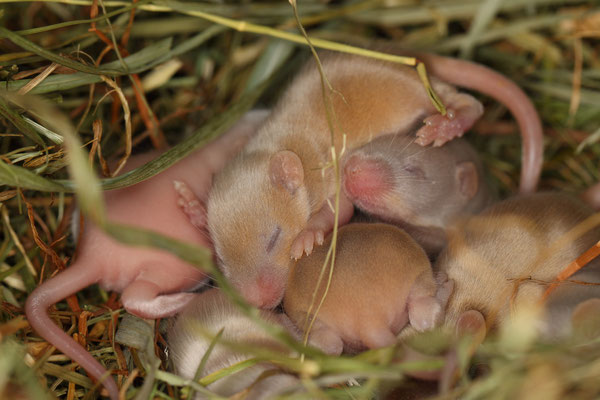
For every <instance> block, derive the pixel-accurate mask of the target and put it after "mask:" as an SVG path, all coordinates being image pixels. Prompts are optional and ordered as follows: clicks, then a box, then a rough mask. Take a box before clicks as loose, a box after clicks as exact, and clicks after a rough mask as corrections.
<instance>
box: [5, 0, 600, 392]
mask: <svg viewBox="0 0 600 400" xmlns="http://www.w3.org/2000/svg"><path fill="white" fill-rule="evenodd" d="M299 12H300V15H301V17H302V23H303V25H304V26H305V27H306V29H307V31H308V34H309V35H310V36H311V37H313V38H321V39H326V40H331V41H338V42H344V43H350V44H355V45H368V44H369V43H372V42H373V41H391V42H395V43H399V44H401V45H402V46H404V47H407V48H418V49H419V50H427V51H433V52H438V53H442V54H452V55H457V56H460V57H467V58H470V59H472V60H474V61H477V62H480V63H483V64H486V65H489V66H491V67H492V68H494V69H496V70H498V71H500V72H502V73H504V74H506V75H507V76H509V77H510V78H512V79H513V80H514V81H516V82H517V83H518V84H519V85H521V86H522V87H523V88H524V89H525V90H526V91H527V93H528V94H529V95H530V97H531V98H532V99H533V101H534V103H535V105H536V107H537V109H538V111H539V113H540V115H541V117H542V120H543V124H544V128H545V134H546V150H545V156H546V157H545V163H544V170H543V175H542V181H541V187H542V188H544V189H558V190H562V191H568V192H573V193H577V192H580V191H582V190H583V189H585V188H587V187H589V186H591V185H592V184H594V183H595V182H597V181H598V180H599V179H600V176H599V175H600V174H599V170H598V160H600V94H599V93H600V91H599V89H600V57H599V52H600V41H599V38H600V7H599V6H597V5H594V4H593V3H591V2H586V1H565V0H535V1H531V0H511V1H505V2H501V1H476V0H448V1H442V0H439V1H436V0H429V1H423V2H420V3H419V2H414V1H403V0H395V1H386V2H379V1H371V0H364V1H363V0H361V1H345V0H341V1H337V2H334V3H327V2H326V1H306V2H302V3H301V4H299ZM218 17H224V18H225V19H220V20H219V18H218ZM0 21H1V22H2V26H0V79H1V80H2V81H3V82H0V86H2V89H5V90H6V91H8V92H9V93H15V92H17V93H20V94H24V93H29V94H36V95H39V96H41V97H44V98H45V99H46V100H47V101H49V102H50V103H51V104H53V105H54V107H57V108H58V109H59V110H60V113H62V114H64V115H67V116H68V119H69V120H70V121H71V122H72V125H73V126H74V129H73V132H74V133H75V135H74V136H75V137H77V138H78V139H79V140H80V141H81V142H82V143H83V144H84V147H83V149H84V151H85V153H86V155H87V156H88V159H89V160H90V162H92V163H93V165H94V167H95V168H96V170H97V171H98V174H100V175H101V176H103V178H104V179H103V180H102V185H103V188H104V189H109V188H115V187H124V186H128V185H131V184H133V183H135V182H137V181H139V180H141V179H143V178H144V177H148V176H152V175H154V174H156V173H158V172H159V171H160V170H161V169H162V168H165V167H166V166H168V165H170V164H172V163H174V162H175V161H176V160H178V159H180V158H182V157H184V156H185V155H186V154H188V153H189V152H190V151H191V149H193V148H196V147H199V146H201V145H202V144H203V143H205V141H206V140H207V138H210V137H212V136H214V135H217V134H219V132H221V131H223V130H224V129H225V128H226V125H227V124H228V123H229V122H230V121H233V120H235V118H236V117H237V116H239V115H241V113H242V112H243V111H244V109H248V108H249V107H251V106H252V105H253V104H257V102H258V103H259V104H263V105H267V106H268V105H270V104H272V103H273V101H274V99H276V97H277V94H278V93H279V92H280V90H281V88H282V87H284V86H285V85H284V84H285V82H287V81H288V80H289V77H290V76H291V74H293V72H294V71H295V70H296V69H297V68H298V66H299V65H300V64H301V60H303V59H305V58H306V57H307V54H308V53H307V48H306V46H303V45H298V44H294V43H292V42H290V41H286V40H283V39H277V38H274V36H285V35H286V32H294V33H295V32H296V31H297V30H296V23H295V20H294V17H293V11H292V8H291V6H290V5H289V4H288V2H274V3H271V2H254V3H250V2H245V3H237V2H228V3H216V2H214V3H213V2H206V3H191V2H174V1H169V2H165V1H159V0H139V1H133V2H131V3H130V2H121V1H104V2H102V1H95V0H94V1H92V0H89V1H88V0H56V1H52V2H50V1H48V2H29V1H17V0H15V1H2V2H1V4H0ZM238 21H247V22H251V23H252V24H244V25H240V24H239V23H238ZM284 39H285V38H284ZM264 82H267V84H263V83H264ZM485 103H486V113H485V115H484V117H483V118H482V120H481V122H479V123H478V124H477V126H476V127H475V128H474V129H473V131H474V132H473V133H471V134H469V135H468V136H469V139H470V140H471V141H472V142H473V143H474V144H475V145H476V147H477V148H478V149H479V150H480V151H481V154H482V156H483V159H484V162H485V165H486V167H487V169H488V171H490V180H491V181H492V182H493V185H494V186H496V188H497V189H498V190H499V192H500V193H501V194H502V195H507V194H509V193H513V192H515V191H516V189H517V187H518V177H519V171H520V138H519V136H518V134H517V133H518V132H517V128H516V126H515V124H514V122H513V121H512V120H511V119H510V118H509V117H508V116H507V113H506V110H505V109H504V107H502V106H501V105H498V104H495V103H494V102H492V101H485ZM228 121H229V122H228ZM61 126H63V127H64V125H60V123H58V124H57V125H55V126H53V125H52V124H39V123H36V122H35V121H34V120H33V119H32V115H29V114H28V113H26V112H23V110H22V109H20V108H19V107H17V106H16V105H15V104H14V103H13V102H11V101H9V100H7V98H5V97H0V138H1V139H0V154H1V155H0V185H1V186H0V214H1V219H2V236H1V243H0V301H1V303H0V312H1V317H0V318H1V319H0V398H11V399H18V398H23V399H25V398H31V399H38V398H50V397H51V396H50V395H48V394H47V393H50V392H51V393H53V395H54V396H56V397H58V398H65V399H73V398H84V397H86V396H87V397H88V398H89V397H94V396H96V395H97V391H95V390H92V388H93V387H94V384H93V383H92V382H91V380H90V379H89V378H87V377H86V375H85V373H84V371H82V370H81V369H79V368H78V367H77V365H74V364H73V363H70V361H69V360H68V358H66V357H65V356H63V355H61V354H60V353H58V352H56V351H54V350H53V349H52V348H50V346H49V345H48V343H46V342H44V341H43V340H42V339H40V337H39V336H38V335H36V334H35V333H34V332H33V331H32V330H31V328H30V327H29V324H28V323H27V321H26V319H25V318H24V315H23V305H24V303H25V299H26V297H27V295H28V293H30V292H31V291H32V290H33V289H34V288H35V287H36V286H37V285H38V284H39V283H40V282H41V281H44V280H46V279H48V277H50V276H51V275H53V274H54V273H55V272H56V271H58V270H60V269H62V268H64V267H65V266H66V265H68V264H69V260H70V259H71V258H72V257H73V254H74V251H75V249H74V245H73V241H72V239H71V238H70V235H69V229H68V228H69V226H68V222H69V216H70V215H71V213H72V211H73V205H74V197H73V196H74V195H73V184H72V182H71V181H70V180H69V179H70V177H69V174H68V173H67V170H66V166H67V165H68V163H69V162H70V160H69V159H67V157H66V153H65V150H64V141H65V140H69V139H68V137H66V136H65V135H63V134H62V133H63V132H61ZM67 129H69V128H67ZM166 145H170V146H174V147H173V148H175V149H178V150H177V151H173V152H170V153H169V156H168V157H167V158H165V159H163V160H162V161H161V162H160V163H151V164H150V165H148V166H147V167H146V168H145V169H143V170H141V171H139V173H138V174H137V175H135V174H134V175H133V176H130V177H128V178H113V176H114V175H116V173H117V172H118V170H119V168H120V166H121V165H124V163H126V161H127V159H128V157H129V156H130V155H131V154H135V153H139V152H144V151H147V150H148V149H151V148H164V147H165V146H166ZM105 160H117V162H116V163H113V164H110V163H107V162H106V161H105ZM109 164H110V165H109ZM133 236H134V237H133V239H131V238H130V240H132V241H134V242H135V241H136V240H138V241H139V240H142V239H139V238H137V239H136V238H135V235H133ZM124 239H127V238H124ZM109 311H112V312H113V313H112V314H111V313H110V312H109ZM51 315H52V316H53V317H54V319H55V320H56V321H58V322H60V324H61V325H62V328H63V329H64V330H65V331H68V332H69V333H70V334H72V335H73V336H74V337H76V338H77V339H78V340H79V341H80V342H81V343H85V345H86V346H87V348H88V349H89V351H90V352H91V353H92V354H93V355H94V356H95V357H96V358H97V359H99V360H101V361H102V362H104V363H105V364H106V365H111V366H112V367H113V368H114V369H115V370H117V375H118V376H119V382H120V384H122V385H125V386H126V387H128V392H127V398H132V397H133V396H134V395H135V394H136V393H146V394H148V393H151V395H152V396H153V397H154V398H168V399H179V398H184V396H185V393H186V392H185V390H182V389H181V388H182V387H185V386H186V384H185V383H182V382H181V381H177V380H176V379H174V378H173V377H172V376H170V375H166V374H162V375H161V373H151V371H150V370H148V369H147V366H146V367H145V366H144V365H143V363H142V361H140V356H139V352H140V351H141V350H136V349H134V348H130V347H128V346H124V345H119V344H116V343H113V335H114V332H115V330H116V329H118V328H119V326H120V324H121V321H122V318H120V316H122V315H123V311H122V309H121V308H120V304H119V302H118V296H117V295H116V294H114V293H107V292H105V291H103V290H101V289H99V288H98V287H90V288H88V289H87V290H85V291H82V292H81V293H78V295H77V296H72V297H71V298H69V299H68V301H65V302H61V303H59V304H57V305H56V307H55V308H54V309H51ZM111 316H112V318H111ZM160 326H161V324H156V326H155V330H154V340H153V342H154V349H155V353H154V354H155V356H154V357H155V360H158V362H159V364H160V366H159V369H158V371H162V372H164V371H167V370H168V363H167V360H166V358H165V357H164V351H163V350H164V348H165V345H166V343H165V340H164V338H163V335H162V331H161V329H160ZM518 336H519V333H513V334H510V333H506V334H504V335H503V336H500V337H497V338H490V339H488V340H487V341H486V342H485V343H484V345H483V346H481V348H480V349H479V350H477V352H476V353H475V354H474V355H473V357H472V358H470V359H469V360H465V362H466V365H470V366H471V368H477V366H480V365H485V366H486V367H485V368H486V373H485V374H483V376H484V377H483V378H479V379H472V378H469V377H468V376H469V375H466V376H465V378H464V379H463V380H462V381H461V382H459V384H458V386H457V389H456V390H455V391H453V392H451V393H450V394H449V395H448V396H449V397H456V396H459V395H460V396H461V397H464V398H469V399H475V398H510V397H515V396H516V397H520V398H544V399H552V398H560V397H567V396H568V397H569V398H580V399H587V398H597V397H598V396H600V343H599V342H598V341H597V340H596V341H595V342H591V343H588V344H587V345H586V346H585V348H582V347H581V346H572V345H567V344H547V343H540V342H538V341H536V340H520V339H519V337H518ZM388 350H389V349H388ZM388 350H385V351H388ZM386 354H387V353H385V352H384V351H382V352H369V353H368V354H365V355H362V356H359V357H358V358H340V359H339V360H331V359H316V361H315V362H316V363H317V365H319V367H320V370H321V371H322V374H323V373H324V372H323V371H326V372H325V373H324V374H325V375H327V374H329V375H335V373H336V368H337V371H338V374H344V375H345V376H360V377H365V378H368V379H366V381H364V383H363V384H362V385H361V386H359V387H345V386H344V387H340V386H336V387H332V388H329V389H326V390H324V391H323V390H320V389H314V390H315V391H313V392H311V393H310V395H306V396H305V398H315V397H316V396H321V395H322V396H330V397H331V398H338V397H340V398H374V397H377V395H376V394H375V393H378V392H379V390H378V388H388V389H389V388H390V387H391V385H392V383H391V382H394V385H401V384H402V382H403V381H402V380H401V377H402V374H401V372H398V371H399V370H401V368H400V369H398V368H395V369H394V368H391V367H390V368H388V371H392V370H393V371H395V372H394V373H396V375H394V376H393V379H390V378H389V376H388V375H389V374H388V375H386V374H385V373H384V372H385V368H382V366H381V365H380V364H381V363H383V362H385V360H389V359H392V358H393V357H390V356H389V354H387V355H386ZM464 354H470V353H469V352H468V351H465V352H464ZM146 355H147V354H146ZM297 365H298V364H297V363H291V364H290V368H292V369H293V368H300V367H297ZM294 366H296V367H294ZM482 368H483V367H482ZM382 371H383V372H382ZM304 372H306V371H304ZM392 375H393V374H392ZM480 375H481V374H480ZM472 376H474V375H473V374H472ZM140 377H144V378H146V381H148V380H150V381H151V382H152V385H150V386H151V387H150V391H149V392H141V389H140V388H141V382H142V379H141V378H140ZM322 377H323V375H321V376H319V375H315V376H311V375H310V374H308V375H306V379H307V380H308V381H310V380H311V379H317V378H322ZM405 384H406V383H405ZM408 384H409V385H410V382H409V383H408ZM398 390H400V391H401V390H402V389H398ZM398 390H396V392H392V393H395V395H393V396H396V397H391V398H402V396H407V394H406V393H405V394H404V395H403V394H402V392H398ZM390 396H392V395H390Z"/></svg>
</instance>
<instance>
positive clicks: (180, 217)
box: [25, 111, 266, 400]
mask: <svg viewBox="0 0 600 400" xmlns="http://www.w3.org/2000/svg"><path fill="white" fill-rule="evenodd" d="M265 116H266V113H265V112H262V111H257V112H254V113H250V114H248V115H247V116H246V117H244V119H242V120H241V121H240V122H239V123H238V125H236V126H235V127H234V128H232V129H231V130H230V131H229V132H228V133H226V134H225V135H223V136H221V137H220V138H218V139H217V140H216V141H214V142H213V143H211V144H209V145H207V146H205V147H204V148H202V149H200V150H198V151H196V152H194V153H192V154H191V155H190V156H188V157H187V158H185V159H184V160H182V161H180V162H179V163H177V164H175V165H174V166H172V167H171V168H169V169H167V170H166V171H164V172H162V173H160V174H158V175H157V176H155V177H153V178H151V179H149V180H146V181H144V182H141V183H139V184H137V185H134V186H131V187H128V188H125V189H119V190H114V191H109V192H106V193H105V201H106V205H107V207H106V208H107V216H108V219H109V220H110V221H114V222H119V223H122V224H128V225H132V226H137V227H142V228H146V229H150V230H154V231H156V232H159V233H161V234H163V235H168V236H170V237H173V238H175V239H179V240H182V241H186V242H188V243H193V244H196V245H200V246H205V247H209V248H210V247H211V244H210V241H209V238H208V237H207V235H206V234H205V233H204V232H203V230H202V229H198V228H203V226H201V225H202V224H203V222H202V220H201V219H196V220H195V221H196V222H197V226H194V225H193V224H190V221H189V220H188V218H189V217H188V215H189V214H188V215H186V214H185V213H184V212H182V210H180V209H179V208H178V206H177V201H178V199H179V197H178V196H181V193H179V195H178V194H177V193H176V190H175V188H174V187H173V182H175V181H183V182H187V184H188V185H189V186H187V188H188V189H189V190H191V191H192V192H193V193H194V194H195V197H196V198H197V199H200V200H201V201H204V200H205V199H206V197H207V196H208V191H209V189H210V187H211V183H212V176H213V173H214V172H216V171H218V170H219V169H221V168H222V166H223V164H224V163H225V162H226V160H227V159H229V158H230V157H232V156H233V155H234V154H235V153H236V152H237V150H239V149H240V148H241V146H242V145H243V144H244V143H245V142H246V140H247V139H248V137H249V136H250V135H251V134H253V133H254V131H255V130H256V127H257V126H258V125H259V124H260V123H261V122H262V120H263V119H264V118H265ZM156 156H157V153H150V154H145V155H142V156H139V157H135V158H133V159H132V160H131V161H130V164H129V168H130V169H133V168H134V167H136V166H140V165H143V164H144V163H146V162H148V161H150V160H151V159H153V158H155V157H156ZM199 207H200V206H199ZM198 209H201V207H200V208H198V207H196V208H194V207H192V208H191V210H192V214H193V213H194V212H195V213H197V212H198ZM196 217H198V215H196ZM198 224H200V225H198ZM206 280H207V276H206V275H205V274H204V273H203V272H202V271H200V270H199V269H197V268H196V267H194V266H192V265H190V264H187V263H185V262H184V261H182V260H180V259H179V258H177V257H175V256H174V255H172V254H170V253H168V252H164V251H159V250H153V249H148V248H142V247H129V246H126V245H123V244H120V243H118V242H116V241H115V240H113V239H112V238H110V237H109V236H107V235H106V234H104V233H103V232H102V231H101V230H100V229H99V228H98V227H96V226H94V225H93V224H92V223H90V222H87V223H86V224H85V227H84V232H83V235H82V237H81V242H80V243H79V255H78V257H77V260H76V261H75V262H74V263H73V265H71V266H70V267H69V268H67V269H66V270H65V271H63V272H61V273H60V274H58V275H57V276H55V277H53V278H51V279H49V280H48V281H46V282H44V283H43V284H42V285H40V286H39V287H38V288H36V289H35V290H34V291H33V292H32V293H31V294H30V295H29V297H28V299H27V303H26V305H25V310H26V313H27V319H28V321H29V323H30V324H31V326H32V327H33V329H34V330H35V331H37V332H38V334H39V335H40V336H42V337H43V338H44V339H46V340H47V341H48V342H49V343H51V344H52V345H53V346H55V347H56V348H58V349H59V350H60V351H62V352H63V353H64V354H65V355H67V356H69V357H70V358H71V359H72V360H73V361H75V362H77V363H79V365H81V366H82V367H83V368H84V369H85V370H86V371H87V372H88V374H89V375H91V376H92V377H94V378H95V379H98V380H99V379H100V377H101V376H102V375H103V374H104V373H105V372H106V371H105V368H104V367H103V366H102V365H101V364H100V363H99V362H98V361H96V360H95V359H94V358H93V357H92V356H91V355H90V354H89V353H88V352H86V351H85V349H84V348H82V347H81V346H80V345H78V344H77V343H76V342H75V341H74V340H73V339H72V338H70V337H69V336H68V335H66V334H65V332H63V331H62V330H61V329H60V328H59V327H58V326H56V325H55V324H54V323H53V322H52V320H51V319H50V318H49V317H48V314H47V309H48V308H49V307H50V306H52V305H53V304H55V303H57V302H59V301H60V300H62V299H64V298H66V297H68V296H70V295H72V294H74V293H76V292H78V291H79V290H81V289H83V288H85V287H87V286H89V285H91V284H94V283H98V284H100V286H101V287H103V288H104V289H106V290H114V291H117V292H121V293H122V296H121V301H122V303H123V306H124V307H125V309H127V311H129V312H130V313H132V314H135V315H138V316H140V317H144V318H159V317H166V316H170V315H173V314H175V313H177V312H178V311H179V310H180V309H182V308H183V307H185V306H186V305H187V303H188V302H189V301H190V300H192V299H193V298H194V294H193V293H182V292H184V291H189V290H193V289H194V288H196V287H198V286H200V285H202V284H203V283H205V281H206ZM103 384H104V386H105V388H106V389H107V390H108V393H109V396H110V398H111V399H113V400H117V399H118V396H119V395H118V388H117V385H116V384H115V381H114V380H113V379H112V378H110V377H109V378H107V379H105V380H104V382H103Z"/></svg>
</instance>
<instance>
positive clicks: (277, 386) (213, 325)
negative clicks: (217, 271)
mask: <svg viewBox="0 0 600 400" xmlns="http://www.w3.org/2000/svg"><path fill="white" fill-rule="evenodd" d="M260 316H261V318H263V319H264V320H265V321H268V322H271V323H273V324H280V325H283V326H284V327H286V328H288V329H289V331H290V333H291V334H292V335H295V336H296V337H297V336H298V332H297V331H296V330H295V328H293V325H292V323H291V322H290V321H289V319H287V317H286V316H285V315H284V314H275V313H274V312H270V311H261V313H260ZM221 329H223V334H222V336H221V338H220V340H221V341H226V342H235V343H238V344H243V345H247V346H251V347H255V346H260V347H263V348H268V349H270V350H274V351H278V352H282V353H286V352H287V350H286V348H285V347H284V346H283V345H282V344H281V343H279V342H278V341H277V340H276V339H274V338H273V337H271V336H270V335H268V334H267V333H266V332H264V331H263V330H262V329H261V328H260V327H258V326H257V325H256V323H254V322H253V321H252V320H250V319H249V318H248V317H246V316H245V315H244V314H242V313H241V312H240V311H239V310H238V309H237V308H236V307H235V306H234V305H233V304H232V303H231V302H230V301H229V299H227V297H226V296H225V295H224V294H223V293H222V292H221V291H220V290H218V289H211V290H208V291H205V292H203V293H201V294H199V295H196V299H195V300H194V301H193V302H191V303H190V304H189V305H188V306H187V307H186V308H185V309H184V310H183V312H182V313H181V314H179V315H178V316H177V317H176V319H175V322H174V323H172V325H171V327H170V328H169V331H168V333H167V343H168V346H169V356H170V358H171V360H172V361H173V366H174V368H175V371H176V372H177V374H178V375H181V376H182V377H184V378H186V379H193V378H194V376H195V374H196V371H197V369H198V366H199V365H200V362H201V360H202V358H203V357H204V355H205V353H206V351H207V349H208V348H209V346H210V344H211V341H212V337H214V336H216V335H217V333H218V332H219V331H220V330H221ZM205 335H208V336H205ZM209 336H211V337H209ZM249 358H252V355H249V354H244V353H242V352H239V351H236V350H233V349H231V348H230V347H228V346H227V345H225V344H217V345H216V347H215V348H214V349H213V350H212V352H211V353H210V355H209V357H208V361H207V363H206V365H205V367H204V369H203V371H202V375H203V376H206V375H209V374H211V373H213V372H216V371H219V370H221V369H223V368H226V367H229V366H231V365H234V364H236V363H238V362H242V361H244V360H247V359H249ZM265 372H271V373H273V375H271V376H268V377H261V375H262V374H264V373H265ZM298 383H299V380H298V378H296V377H295V376H293V375H290V374H286V373H285V372H283V371H282V370H280V369H279V368H278V367H277V366H275V365H274V364H270V363H268V362H262V363H259V364H256V365H253V366H251V367H248V368H245V369H243V370H241V371H239V372H236V373H233V374H231V375H229V376H226V377H224V378H221V379H219V380H217V381H216V382H214V383H211V384H210V385H208V386H207V389H209V390H210V391H212V392H213V393H215V394H218V395H219V396H227V397H230V396H235V395H236V394H239V392H242V391H243V390H248V392H246V395H245V397H243V398H244V399H246V400H250V399H257V400H258V399H264V398H267V397H270V396H273V395H275V394H277V393H279V392H281V391H282V390H285V388H289V387H291V386H295V385H297V384H298ZM203 398H205V396H203V395H201V394H199V393H197V394H196V395H195V396H194V399H195V400H199V399H203Z"/></svg>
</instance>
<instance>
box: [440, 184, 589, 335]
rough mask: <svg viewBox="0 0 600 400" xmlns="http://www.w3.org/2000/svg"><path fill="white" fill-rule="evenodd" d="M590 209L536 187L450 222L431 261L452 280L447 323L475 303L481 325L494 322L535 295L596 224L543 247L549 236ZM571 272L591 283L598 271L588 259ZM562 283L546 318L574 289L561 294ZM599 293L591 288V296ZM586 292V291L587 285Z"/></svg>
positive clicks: (533, 300) (562, 230)
mask: <svg viewBox="0 0 600 400" xmlns="http://www.w3.org/2000/svg"><path fill="white" fill-rule="evenodd" d="M591 215H592V211H591V209H590V208H589V207H588V206H586V205H585V204H583V203H582V202H580V201H579V200H577V199H576V198H574V197H571V196H568V195H564V194H558V193H538V194H534V195H526V196H517V197H514V198H511V199H508V200H505V201H503V202H500V203H498V204H496V205H493V206H491V207H489V208H488V209H487V210H485V211H484V212H482V213H481V214H480V215H478V216H474V217H470V218H468V219H466V220H465V221H463V222H462V223H460V224H458V225H457V226H456V227H455V228H454V229H453V230H452V231H451V232H450V235H449V244H448V247H447V248H446V249H445V250H444V251H443V252H442V254H441V255H440V257H439V258H438V260H437V263H436V268H437V269H439V270H441V271H445V272H446V273H447V274H448V277H449V279H453V280H454V283H455V287H454V293H453V294H452V296H451V297H450V300H449V304H448V307H447V311H446V321H447V322H448V323H455V322H456V319H457V318H458V316H459V315H460V314H461V313H462V312H464V311H466V310H469V309H475V310H479V311H481V312H482V313H483V314H484V316H485V318H486V322H487V324H488V327H491V328H494V327H496V326H497V325H498V324H502V323H503V322H504V321H506V320H507V319H508V318H509V317H510V315H511V313H512V312H514V310H515V309H517V308H520V307H521V306H525V305H531V304H534V303H536V302H538V301H539V300H540V297H541V295H542V293H543V292H544V291H545V289H546V287H547V286H546V285H543V284H540V283H543V282H551V281H553V280H554V279H556V276H557V274H558V273H559V272H561V271H562V270H563V269H564V268H565V267H566V266H567V265H568V264H569V263H570V262H571V261H573V260H574V259H576V258H577V257H578V256H579V255H580V254H581V253H583V252H584V251H585V250H587V249H588V248H590V247H591V246H592V245H593V244H594V243H596V242H597V241H598V240H600V228H595V229H593V230H591V231H589V232H587V233H586V234H584V235H583V236H581V237H579V238H578V239H576V240H574V241H573V242H571V243H569V244H567V245H566V246H564V247H562V248H561V249H558V251H554V252H549V248H550V246H551V245H552V244H553V243H554V242H555V241H557V240H558V239H560V238H561V237H562V236H563V235H565V234H566V233H567V232H568V231H569V230H570V229H572V228H573V227H575V226H576V225H577V224H578V223H580V222H581V221H583V220H584V219H586V218H587V217H589V216H591ZM577 276H582V277H587V279H584V280H589V281H594V280H595V281H596V282H598V281H600V270H599V269H598V266H597V265H596V266H594V265H590V266H588V267H586V269H584V270H582V271H581V272H580V273H579V274H577V275H575V277H574V279H577ZM529 278H531V279H529ZM521 279H522V280H521ZM564 289H566V288H562V289H561V290H558V291H557V292H556V294H555V295H556V296H555V297H554V298H553V297H551V298H550V299H549V300H550V302H549V304H550V305H551V307H549V312H550V314H551V316H550V319H552V313H553V312H555V311H559V307H560V303H561V302H562V303H563V304H564V302H565V301H566V300H567V299H568V298H569V297H572V296H573V295H575V294H577V292H580V290H579V289H578V288H577V287H575V288H574V290H572V292H571V294H570V295H569V294H568V293H567V292H565V291H564ZM571 289H573V287H571ZM599 295H600V291H598V289H596V291H595V296H599ZM587 296H588V298H589V297H594V292H593V291H591V292H590V293H588V295H587ZM559 298H562V299H561V300H560V301H559V302H556V301H555V300H558V299H559ZM553 299H554V300H553ZM573 306H574V304H573ZM555 328H557V329H558V328H560V327H555ZM542 329H543V330H545V331H549V330H553V328H552V327H545V328H542Z"/></svg>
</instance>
